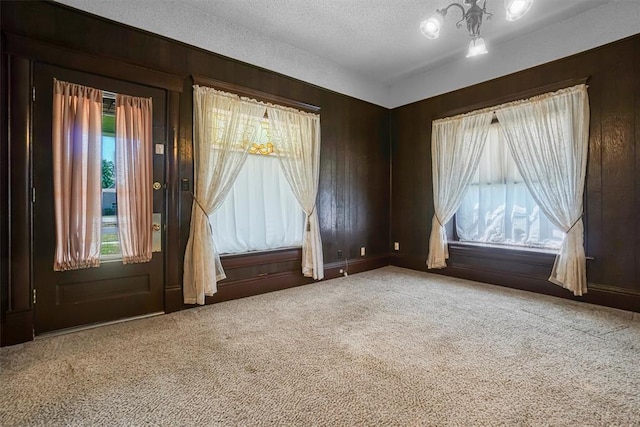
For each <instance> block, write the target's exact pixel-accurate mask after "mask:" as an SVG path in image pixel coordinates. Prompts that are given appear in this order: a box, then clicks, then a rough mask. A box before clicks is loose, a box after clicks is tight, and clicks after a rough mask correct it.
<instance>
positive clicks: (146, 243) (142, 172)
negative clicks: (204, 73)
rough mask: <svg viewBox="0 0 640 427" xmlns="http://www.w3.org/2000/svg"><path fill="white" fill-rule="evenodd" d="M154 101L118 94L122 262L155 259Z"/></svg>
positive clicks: (117, 139)
mask: <svg viewBox="0 0 640 427" xmlns="http://www.w3.org/2000/svg"><path fill="white" fill-rule="evenodd" d="M152 111H153V102H152V100H151V98H138V97H134V96H127V95H120V94H118V95H116V165H118V166H117V168H116V172H117V173H116V194H117V197H118V234H119V237H120V247H121V248H122V263H123V264H135V263H143V262H149V261H151V255H152V254H151V239H152V235H151V233H152V231H153V230H152V227H153V226H152V222H153V221H152V218H153V217H152V215H153V194H152V192H153V189H152V188H153V187H152V182H153V159H152V155H153V154H152V150H153V132H152V129H153V114H152Z"/></svg>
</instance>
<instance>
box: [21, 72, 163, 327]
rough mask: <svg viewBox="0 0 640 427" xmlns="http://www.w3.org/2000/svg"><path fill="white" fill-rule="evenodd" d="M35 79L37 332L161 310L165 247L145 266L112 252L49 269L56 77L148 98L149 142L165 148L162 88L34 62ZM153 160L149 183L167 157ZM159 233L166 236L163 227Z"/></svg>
mask: <svg viewBox="0 0 640 427" xmlns="http://www.w3.org/2000/svg"><path fill="white" fill-rule="evenodd" d="M33 76H34V87H35V90H36V99H35V101H34V102H33V110H32V114H33V136H32V147H31V158H32V181H33V187H34V190H35V194H34V196H35V203H34V205H33V233H32V245H33V246H32V254H33V260H32V261H33V262H32V265H33V284H34V291H35V292H36V294H35V295H34V297H35V298H36V303H35V305H34V307H35V319H34V323H35V333H36V334H41V333H44V332H49V331H54V330H59V329H64V328H70V327H75V326H80V325H87V324H93V323H99V322H106V321H112V320H117V319H122V318H127V317H133V316H139V315H143V314H149V313H155V312H161V311H163V292H162V290H163V282H164V273H163V271H164V263H163V256H162V252H154V253H153V257H152V260H151V261H150V262H148V263H143V264H128V265H124V264H123V263H122V261H121V260H120V259H118V258H116V259H113V257H112V259H108V260H107V259H103V260H102V261H101V264H100V266H99V267H95V268H87V269H81V270H75V271H66V272H57V271H54V270H53V259H54V251H55V226H54V208H53V160H52V145H51V140H52V137H51V125H52V122H51V121H52V96H53V79H54V78H56V79H58V80H64V81H67V82H71V83H77V84H81V85H85V86H90V87H94V88H98V89H102V90H104V91H109V92H113V93H121V94H126V95H132V96H141V97H151V98H153V139H154V141H153V142H154V146H155V144H163V145H164V144H165V142H166V134H167V132H166V107H165V106H166V92H165V91H164V90H162V89H157V88H152V87H147V86H143V85H139V84H133V83H130V82H124V81H119V80H114V79H110V78H106V77H102V76H98V75H93V74H87V73H82V72H78V71H75V70H71V69H66V68H59V67H54V66H51V65H45V64H38V63H36V64H35V65H34V70H33ZM153 163H154V166H153V169H154V181H157V182H159V183H163V182H164V156H163V155H162V154H153ZM163 191H164V190H163V189H159V190H156V191H154V192H153V205H154V213H160V214H162V217H163V218H164V195H163ZM103 207H104V204H103ZM155 222H156V221H154V223H155ZM160 230H161V233H162V234H163V231H162V230H164V227H163V226H162V224H160ZM103 234H104V231H103ZM115 235H117V233H116V234H115ZM162 240H164V239H162Z"/></svg>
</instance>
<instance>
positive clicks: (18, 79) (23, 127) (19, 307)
mask: <svg viewBox="0 0 640 427" xmlns="http://www.w3.org/2000/svg"><path fill="white" fill-rule="evenodd" d="M3 36H4V40H3V41H4V44H3V51H2V54H3V59H6V61H5V62H4V65H5V66H6V71H7V74H6V76H7V77H6V81H7V86H3V87H10V88H11V90H10V91H7V92H6V93H7V94H8V100H7V109H8V111H9V112H10V114H9V120H8V121H7V122H6V127H5V132H3V138H6V140H7V147H8V149H9V150H10V153H11V159H10V162H11V166H12V167H11V169H12V170H11V171H10V172H9V175H8V180H9V182H8V184H9V188H11V192H10V194H9V201H10V207H9V209H8V214H9V219H8V222H9V230H10V231H11V236H9V238H10V241H9V247H8V258H7V260H6V261H7V264H6V265H7V269H8V272H7V278H8V283H7V285H6V288H5V291H4V294H3V295H2V313H1V314H2V316H1V317H2V341H1V343H0V345H2V346H5V345H13V344H18V343H21V342H26V341H30V340H32V339H33V337H34V330H33V320H34V319H33V302H32V301H33V280H32V279H33V271H32V268H33V267H32V266H33V262H32V259H31V252H32V251H31V234H32V231H31V230H32V221H31V217H32V215H31V197H32V195H31V191H32V182H31V177H30V170H31V156H30V153H29V151H28V150H30V144H31V135H32V134H31V125H32V117H31V97H32V64H33V62H34V61H38V62H41V63H46V64H51V65H56V66H62V67H66V68H72V69H75V70H77V71H80V72H86V73H91V74H96V75H101V76H104V77H108V78H112V79H118V80H123V81H129V82H131V83H136V84H143V85H147V86H151V87H155V88H159V89H164V90H166V91H167V97H166V100H167V105H166V111H167V120H166V129H167V137H166V138H165V140H166V146H165V183H166V188H165V213H166V217H165V224H166V231H165V232H164V233H165V241H166V244H165V247H164V248H163V250H164V260H165V262H164V264H165V270H167V265H168V263H167V261H168V260H171V259H174V260H175V259H181V255H180V254H179V248H180V247H182V244H181V243H180V242H179V241H176V242H174V239H176V238H179V236H180V235H181V234H182V233H181V230H180V226H181V225H180V218H179V216H178V213H179V212H180V209H179V208H173V206H174V205H178V204H179V203H180V199H181V197H180V188H179V181H180V176H179V158H178V153H179V150H178V138H179V134H178V128H179V116H180V103H181V98H180V95H181V93H182V92H183V88H185V87H186V88H187V90H188V89H189V88H190V85H189V84H188V81H186V80H185V77H183V76H178V75H175V74H172V73H170V72H164V71H161V70H155V69H151V68H147V67H143V66H139V65H137V64H135V63H132V62H131V61H130V60H128V59H125V58H121V59H120V58H114V57H110V56H103V55H98V54H93V53H86V52H81V51H77V50H74V49H71V48H67V47H64V46H61V45H59V44H51V43H48V42H46V41H42V40H38V39H33V38H28V37H24V36H21V35H16V34H12V33H3ZM3 81H4V80H3ZM9 129H10V130H11V132H10V136H7V135H9ZM169 236H171V237H170V238H168V237H169ZM169 271H170V272H171V274H170V275H168V274H167V273H169ZM181 271H182V266H179V267H176V268H173V267H172V268H170V269H168V270H167V271H165V275H164V281H165V287H166V288H165V295H169V294H171V295H173V294H177V293H178V291H180V290H181V282H182V280H181ZM169 291H170V292H169ZM181 308H182V307H181V306H180V305H177V304H175V303H173V304H172V305H171V306H169V305H168V304H167V300H166V298H165V312H171V311H175V310H178V309H181Z"/></svg>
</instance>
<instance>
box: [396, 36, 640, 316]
mask: <svg viewBox="0 0 640 427" xmlns="http://www.w3.org/2000/svg"><path fill="white" fill-rule="evenodd" d="M469 67H470V72H472V71H473V64H471V63H469ZM582 77H589V81H588V85H589V99H590V107H591V125H590V138H589V160H588V170H587V183H586V193H585V214H584V216H585V230H586V239H585V240H586V242H585V243H586V252H587V255H588V256H591V257H594V259H593V260H589V261H587V269H588V271H587V277H588V281H589V288H590V290H589V293H588V294H587V295H586V296H585V297H582V298H579V299H580V300H583V301H588V302H593V303H597V304H603V305H611V306H615V307H620V308H625V309H629V310H635V311H640V35H636V36H633V37H630V38H627V39H624V40H621V41H618V42H615V43H612V44H609V45H606V46H603V47H600V48H597V49H593V50H590V51H587V52H584V53H580V54H578V55H574V56H571V57H567V58H563V59H561V60H558V61H554V62H551V63H548V64H544V65H541V66H538V67H535V68H531V69H528V70H525V71H522V72H518V73H515V74H511V75H508V76H505V77H501V78H498V79H495V80H491V81H488V82H485V83H482V84H478V85H475V86H471V87H468V88H465V89H461V90H458V91H455V92H451V93H447V94H444V95H440V96H437V97H434V98H430V99H426V100H423V101H420V102H416V103H413V104H410V105H406V106H403V107H400V108H396V109H394V110H393V111H392V113H391V135H392V153H393V154H392V171H393V174H392V201H391V205H392V212H391V241H398V242H399V243H400V250H399V251H394V252H393V253H392V257H391V263H392V264H395V265H400V266H405V267H410V268H414V269H419V270H427V268H426V265H425V260H426V258H427V253H428V242H429V235H430V232H431V218H432V216H433V202H432V198H433V196H432V191H433V190H432V181H431V121H432V120H433V119H435V118H440V117H444V116H448V115H452V114H455V113H461V112H464V111H470V110H473V109H477V108H481V107H484V106H486V107H488V106H491V105H496V104H499V103H503V102H506V101H508V100H510V99H517V98H518V95H517V94H524V93H529V95H528V96H531V95H532V93H531V91H534V92H535V91H536V89H537V88H543V87H545V86H546V87H547V88H548V87H550V86H551V87H552V86H554V85H557V84H558V83H559V82H563V81H571V80H575V79H579V78H582ZM510 252H511V253H510ZM512 252H513V251H504V250H488V249H477V248H470V247H468V246H466V247H465V246H460V245H452V246H451V259H450V261H449V267H447V268H446V269H444V270H441V271H438V272H440V273H443V274H448V275H453V276H459V277H466V278H471V279H477V280H481V281H485V282H489V283H496V284H501V285H505V286H510V287H516V288H521V289H528V290H534V291H537V292H543V293H548V294H553V295H558V296H563V297H567V298H570V297H571V294H570V293H569V292H568V291H566V290H563V289H561V288H559V287H557V286H555V285H553V284H551V283H549V282H547V280H546V279H547V277H548V275H549V273H550V271H551V266H552V263H553V257H552V256H544V255H542V256H529V257H523V256H519V255H517V254H515V255H514V254H513V253H512Z"/></svg>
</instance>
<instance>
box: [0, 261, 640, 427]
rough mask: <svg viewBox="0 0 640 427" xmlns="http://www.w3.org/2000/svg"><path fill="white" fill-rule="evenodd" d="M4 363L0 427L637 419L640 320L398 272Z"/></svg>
mask: <svg viewBox="0 0 640 427" xmlns="http://www.w3.org/2000/svg"><path fill="white" fill-rule="evenodd" d="M0 362H1V368H2V370H1V373H0V384H1V385H0V425H2V426H15V425H17V426H22V425H53V426H85V425H86V426H96V425H105V426H114V425H166V426H181V425H184V426H204V425H207V426H208V425H233V426H236V425H237V426H254V425H255V426H273V425H294V426H312V425H328V426H340V425H344V426H357V425H370V426H386V425H402V426H417V425H434V426H445V425H459V426H475V425H486V426H497V425H508V426H514V425H515V426H527V425H536V426H537V425H540V426H546V425H552V426H565V425H570V426H612V425H617V426H638V425H640V315H638V314H634V313H630V312H625V311H619V310H614V309H608V308H603V307H597V306H593V305H587V304H580V303H575V302H572V301H566V300H562V299H558V298H553V297H547V296H542V295H537V294H533V293H527V292H520V291H516V290H511V289H505V288H501V287H496V286H491V285H485V284H478V283H474V282H469V281H464V280H457V279H450V278H445V277H442V276H438V275H433V274H428V273H421V272H415V271H410V270H404V269H400V268H396V267H386V268H382V269H379V270H374V271H370V272H366V273H362V274H357V275H352V276H349V277H347V278H340V279H335V280H328V281H323V282H318V283H315V284H312V285H308V286H303V287H299V288H294V289H288V290H285V291H280V292H274V293H270V294H265V295H259V296H256V297H251V298H245V299H242V300H236V301H230V302H226V303H221V304H216V305H213V306H207V307H201V308H196V309H191V310H186V311H182V312H179V313H173V314H170V315H165V316H159V317H154V318H148V319H142V320H136V321H131V322H126V323H121V324H116V325H111V326H105V327H100V328H97V329H93V330H87V331H82V332H77V333H72V334H67V335H61V336H56V337H50V338H43V339H39V340H36V341H34V342H30V343H26V344H22V345H18V346H13V347H8V348H2V349H0Z"/></svg>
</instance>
